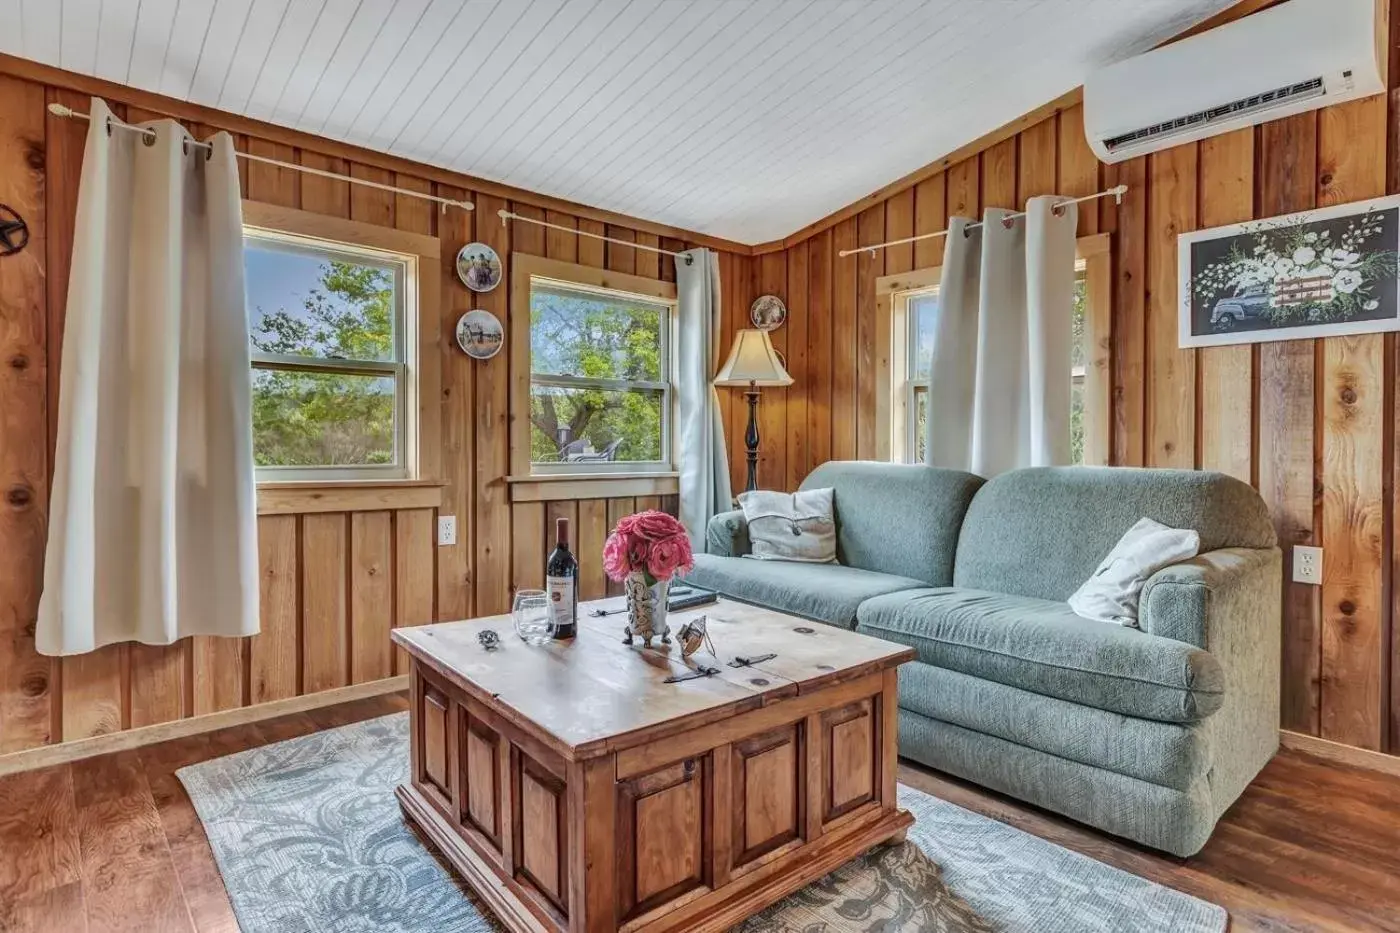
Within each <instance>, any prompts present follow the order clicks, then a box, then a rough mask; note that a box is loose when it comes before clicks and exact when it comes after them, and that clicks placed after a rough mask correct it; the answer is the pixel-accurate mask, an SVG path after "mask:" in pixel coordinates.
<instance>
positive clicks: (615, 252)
mask: <svg viewBox="0 0 1400 933" xmlns="http://www.w3.org/2000/svg"><path fill="white" fill-rule="evenodd" d="M607 235H608V236H610V237H612V238H613V239H615V240H626V241H628V242H631V243H635V242H636V241H637V234H636V233H635V232H634V231H632V230H629V229H627V228H626V227H615V226H613V225H612V224H608V227H607ZM603 247H604V252H605V255H606V256H607V267H608V268H609V269H611V270H612V271H613V272H626V273H627V274H628V275H635V274H636V272H637V250H636V248H635V247H632V246H623V245H622V244H621V243H613V242H611V241H604V243H603Z"/></svg>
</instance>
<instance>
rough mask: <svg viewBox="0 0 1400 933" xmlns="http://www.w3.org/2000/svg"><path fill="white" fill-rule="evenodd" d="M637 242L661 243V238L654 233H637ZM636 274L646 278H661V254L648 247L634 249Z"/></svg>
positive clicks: (658, 244)
mask: <svg viewBox="0 0 1400 933" xmlns="http://www.w3.org/2000/svg"><path fill="white" fill-rule="evenodd" d="M637 242H638V243H639V244H641V245H643V246H655V247H659V246H660V245H661V238H660V237H658V236H657V235H656V234H654V233H638V234H637ZM634 252H635V253H636V254H637V255H636V260H635V262H636V268H637V274H638V275H640V276H641V277H642V278H646V279H659V278H661V254H660V253H657V252H654V251H652V250H649V249H638V250H634Z"/></svg>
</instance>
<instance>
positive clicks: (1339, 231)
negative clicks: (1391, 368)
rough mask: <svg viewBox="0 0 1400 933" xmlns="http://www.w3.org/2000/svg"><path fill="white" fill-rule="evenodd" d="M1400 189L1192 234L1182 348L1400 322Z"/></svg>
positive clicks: (1182, 255)
mask: <svg viewBox="0 0 1400 933" xmlns="http://www.w3.org/2000/svg"><path fill="white" fill-rule="evenodd" d="M1397 257H1400V196H1392V197H1385V198H1376V199H1374V200H1371V201H1358V202H1356V203H1354V204H1341V205H1337V206H1334V207H1322V208H1318V209H1316V210H1311V211H1303V212H1302V213H1299V214H1291V215H1288V216H1286V217H1273V218H1270V219H1268V220H1253V221H1249V222H1247V223H1241V224H1231V225H1229V226H1225V227H1215V228H1213V229H1210V230H1197V231H1194V232H1192V233H1183V234H1182V235H1181V236H1179V237H1178V238H1177V278H1178V296H1179V301H1180V308H1179V322H1180V340H1179V343H1180V346H1182V347H1214V346H1222V345H1224V344H1232V343H1262V342H1265V341H1270V340H1296V339H1301V338H1311V337H1338V336H1344V335H1347V334H1368V333H1375V332H1377V331H1387V330H1400V289H1397V287H1396V277H1397V271H1396V261H1397Z"/></svg>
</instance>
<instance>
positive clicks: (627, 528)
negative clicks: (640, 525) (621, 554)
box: [613, 515, 637, 537]
mask: <svg viewBox="0 0 1400 933" xmlns="http://www.w3.org/2000/svg"><path fill="white" fill-rule="evenodd" d="M636 527H637V516H636V515H628V516H625V517H623V518H620V519H618V521H617V527H616V528H614V529H613V533H614V534H620V535H622V536H624V537H626V536H627V535H630V534H632V533H633V532H634V531H635V530H636Z"/></svg>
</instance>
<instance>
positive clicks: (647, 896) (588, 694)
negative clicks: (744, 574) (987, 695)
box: [393, 598, 914, 933]
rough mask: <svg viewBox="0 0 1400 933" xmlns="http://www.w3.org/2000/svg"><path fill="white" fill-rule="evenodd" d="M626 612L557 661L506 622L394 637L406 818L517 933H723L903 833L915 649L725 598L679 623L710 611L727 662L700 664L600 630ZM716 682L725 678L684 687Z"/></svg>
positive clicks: (707, 658) (498, 619) (605, 621)
mask: <svg viewBox="0 0 1400 933" xmlns="http://www.w3.org/2000/svg"><path fill="white" fill-rule="evenodd" d="M621 604H622V600H621V599H620V598H617V599H610V600H601V601H599V602H597V603H589V604H584V605H582V606H580V608H579V636H578V638H577V639H574V640H573V641H572V642H556V643H553V644H550V645H546V646H544V647H538V648H537V647H531V646H529V645H526V644H525V643H524V642H522V641H520V640H519V639H518V638H517V637H516V636H515V633H514V629H513V628H512V624H511V620H510V617H509V616H495V617H492V618H489V619H478V620H473V621H468V622H450V623H446V624H442V625H428V626H422V627H417V628H401V629H395V630H394V633H393V638H394V641H395V642H396V643H398V644H399V645H402V646H403V647H404V648H405V649H407V651H408V653H409V654H410V655H411V656H412V658H413V672H412V687H411V700H410V703H411V705H410V710H411V714H410V715H411V723H412V751H411V757H412V761H411V770H410V772H409V773H410V780H409V782H408V783H406V784H404V785H402V786H400V787H399V789H398V796H399V801H400V803H401V804H402V805H403V808H404V811H405V812H406V813H407V814H408V816H409V818H410V819H411V820H412V821H413V822H414V823H416V824H417V825H418V826H419V827H420V828H421V830H422V831H423V832H424V834H426V835H427V837H428V838H429V839H431V840H432V841H433V842H434V843H435V844H436V845H437V846H438V847H439V848H440V849H441V850H442V852H443V853H444V854H445V855H446V857H447V859H448V861H449V862H451V863H452V865H453V866H455V867H456V868H457V870H458V871H460V872H461V874H462V876H463V877H464V878H465V879H466V880H467V882H468V883H469V884H470V886H471V887H472V888H473V889H474V890H475V891H476V892H477V893H478V894H480V895H481V897H482V898H483V899H484V900H485V901H486V902H487V903H488V904H489V905H490V906H491V908H492V909H493V910H494V911H495V912H496V914H497V916H498V917H499V919H500V920H501V921H503V922H504V923H505V925H506V926H507V927H508V928H510V929H511V930H516V931H565V930H567V931H571V933H582V931H589V933H594V931H613V930H622V931H627V933H631V931H637V933H642V931H645V933H660V931H671V930H677V931H679V930H687V931H690V930H715V931H718V930H726V929H728V928H729V927H731V926H733V925H734V924H736V923H738V922H739V921H741V920H743V919H744V918H745V917H748V916H750V915H752V914H754V913H756V912H758V911H759V910H761V909H762V908H764V907H766V906H768V905H769V904H772V903H774V902H775V901H777V900H779V899H781V898H782V897H784V896H785V895H787V894H789V893H791V892H792V891H795V890H797V889H798V888H800V887H802V886H803V885H805V884H807V883H808V882H811V881H813V880H815V879H817V878H819V877H821V876H822V875H824V874H826V873H827V872H829V871H831V870H832V869H834V868H837V867H838V866H840V865H842V864H844V863H845V862H847V861H849V860H851V859H852V858H854V857H856V856H857V855H859V854H860V853H862V852H864V851H866V850H867V849H869V848H870V847H871V846H873V845H875V844H877V843H880V842H884V841H886V840H890V839H895V838H900V837H902V836H903V834H904V832H905V830H906V829H907V828H908V827H909V825H910V824H911V823H912V822H913V820H914V818H913V817H912V816H911V815H910V814H909V813H908V812H906V811H903V810H900V809H899V808H898V807H897V805H896V803H895V760H896V759H895V748H896V741H895V735H896V732H895V730H896V715H897V709H896V699H895V697H896V692H895V685H896V666H897V665H898V664H900V663H902V662H904V661H906V660H909V659H910V658H912V657H913V654H914V653H913V651H912V650H910V649H909V648H906V647H904V646H902V645H897V644H893V643H891V642H887V641H881V640H879V639H876V638H870V637H868V636H865V635H858V634H856V633H854V632H848V631H844V630H841V629H837V628H832V627H830V626H827V625H822V624H820V623H816V622H808V621H805V620H802V619H799V618H796V617H794V616H789V615H785V614H783V613H780V612H772V611H769V610H766V609H758V608H755V607H752V606H748V605H744V604H742V603H735V602H730V601H723V600H722V601H720V602H719V603H717V604H715V605H711V606H706V607H703V608H701V609H696V610H692V611H690V612H681V613H672V614H671V617H670V620H669V621H670V624H671V628H672V630H673V631H674V630H675V629H676V628H677V627H678V626H679V625H680V624H681V623H683V622H684V621H686V620H687V619H690V618H693V617H695V616H697V615H700V614H704V615H707V616H708V617H709V630H710V634H711V636H712V638H713V641H714V644H715V648H716V650H717V651H718V652H719V659H718V661H717V660H716V659H715V658H714V657H713V656H711V655H709V654H707V653H704V652H703V651H702V652H701V653H699V654H697V655H694V656H692V657H691V658H690V659H688V660H687V661H682V660H681V658H680V648H679V646H676V645H672V646H671V648H670V650H669V651H662V650H647V649H643V648H641V647H640V642H638V646H637V647H627V646H625V645H623V644H622V640H621V633H622V627H623V623H624V620H625V616H624V615H612V616H608V617H606V618H601V619H600V618H593V617H591V616H589V615H588V611H589V610H590V609H593V608H598V607H605V608H611V609H615V608H618V607H619V606H621ZM485 629H494V630H495V631H496V632H497V633H498V634H499V636H500V647H499V648H498V649H497V650H495V651H487V650H485V648H483V647H482V645H481V643H480V641H479V640H478V638H477V636H478V634H479V633H480V632H482V631H483V630H485ZM766 654H772V655H774V657H772V658H770V659H768V660H762V661H757V660H755V661H754V662H753V663H751V664H748V665H745V664H743V663H742V661H741V659H745V658H748V659H754V658H757V657H758V656H760V655H766ZM699 666H706V667H714V668H718V673H716V674H714V675H712V676H708V677H703V678H700V679H693V680H685V681H682V682H679V683H666V682H665V681H666V679H667V678H668V677H672V676H674V675H677V674H684V673H686V672H688V671H691V670H694V669H695V668H697V667H699Z"/></svg>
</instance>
